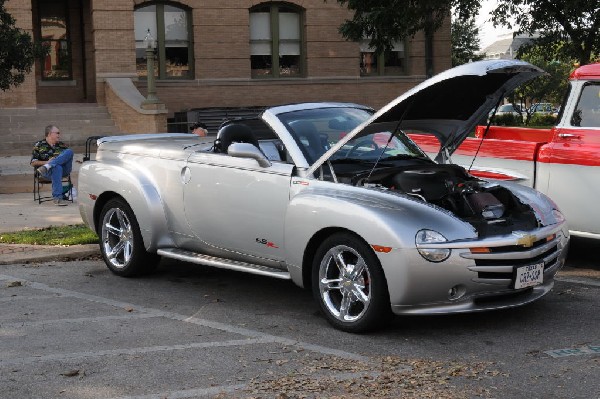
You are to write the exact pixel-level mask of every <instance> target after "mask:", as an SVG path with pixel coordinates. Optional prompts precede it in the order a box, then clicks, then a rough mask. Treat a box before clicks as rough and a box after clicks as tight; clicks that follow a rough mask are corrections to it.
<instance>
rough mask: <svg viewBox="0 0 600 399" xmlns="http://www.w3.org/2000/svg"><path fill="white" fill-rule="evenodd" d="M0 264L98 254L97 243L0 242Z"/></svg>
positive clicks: (76, 257) (66, 258) (45, 260)
mask: <svg viewBox="0 0 600 399" xmlns="http://www.w3.org/2000/svg"><path fill="white" fill-rule="evenodd" d="M0 255H1V258H2V259H0V265H11V264H15V263H35V262H49V261H58V260H73V259H78V258H85V257H88V256H94V255H98V256H99V255H100V248H99V247H98V244H86V245H70V246H55V245H22V244H0Z"/></svg>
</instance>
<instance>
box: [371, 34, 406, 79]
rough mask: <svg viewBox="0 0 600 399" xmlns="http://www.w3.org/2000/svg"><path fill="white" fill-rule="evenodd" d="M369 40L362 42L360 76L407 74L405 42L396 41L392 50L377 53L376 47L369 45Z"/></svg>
mask: <svg viewBox="0 0 600 399" xmlns="http://www.w3.org/2000/svg"><path fill="white" fill-rule="evenodd" d="M369 41H370V40H369V39H365V40H361V42H360V76H381V75H404V74H406V52H405V51H404V47H405V46H404V42H396V43H394V47H393V48H392V50H391V51H386V52H385V53H383V54H376V53H375V49H373V48H371V47H369Z"/></svg>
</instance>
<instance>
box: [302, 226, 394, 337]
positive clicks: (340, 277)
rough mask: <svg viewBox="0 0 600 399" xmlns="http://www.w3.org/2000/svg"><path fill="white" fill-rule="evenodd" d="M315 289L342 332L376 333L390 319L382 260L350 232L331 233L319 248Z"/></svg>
mask: <svg viewBox="0 0 600 399" xmlns="http://www.w3.org/2000/svg"><path fill="white" fill-rule="evenodd" d="M312 290H313V295H314V297H315V299H316V301H317V302H318V304H319V307H320V308H321V311H322V312H323V314H324V315H325V318H326V319H327V321H328V322H329V323H331V324H332V325H333V326H334V327H335V328H338V329H340V330H342V331H347V332H354V333H357V332H365V331H369V330H374V329H376V328H378V327H380V326H382V325H383V324H385V323H387V321H389V319H390V316H391V307H390V295H389V293H388V288H387V281H386V278H385V274H384V273H383V269H382V268H381V264H380V262H379V259H378V258H377V255H375V252H374V251H373V249H372V248H371V247H370V246H369V244H367V243H366V242H365V241H364V240H363V239H362V238H361V237H358V236H357V235H355V234H352V233H350V232H338V233H335V234H332V235H331V236H329V237H327V238H326V239H325V240H323V242H322V243H321V245H319V248H317V250H316V252H315V256H314V258H313V264H312Z"/></svg>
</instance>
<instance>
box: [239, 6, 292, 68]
mask: <svg viewBox="0 0 600 399" xmlns="http://www.w3.org/2000/svg"><path fill="white" fill-rule="evenodd" d="M302 19H303V15H302V12H301V10H300V9H299V8H298V7H296V6H293V5H287V4H279V3H269V4H263V5H258V6H256V7H253V8H251V9H250V65H251V69H252V77H253V78H259V77H270V78H283V77H299V76H302V75H303V69H304V68H303V59H304V58H303V47H304V46H303V43H302V36H303V35H302V25H303V24H302Z"/></svg>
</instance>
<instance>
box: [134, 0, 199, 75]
mask: <svg viewBox="0 0 600 399" xmlns="http://www.w3.org/2000/svg"><path fill="white" fill-rule="evenodd" d="M134 26H135V61H136V69H137V74H138V76H140V77H145V76H146V75H147V69H146V48H145V46H144V39H145V38H146V35H147V34H148V30H150V34H151V35H152V37H153V38H154V40H156V56H157V62H156V63H155V69H154V76H156V77H157V78H159V79H192V78H193V71H192V64H193V63H192V60H193V56H192V46H191V42H192V40H191V37H192V34H191V29H190V27H191V23H190V12H189V11H188V10H187V9H184V8H180V7H177V6H174V5H172V4H161V3H155V4H151V5H146V6H142V7H139V8H137V9H136V10H135V12H134Z"/></svg>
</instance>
